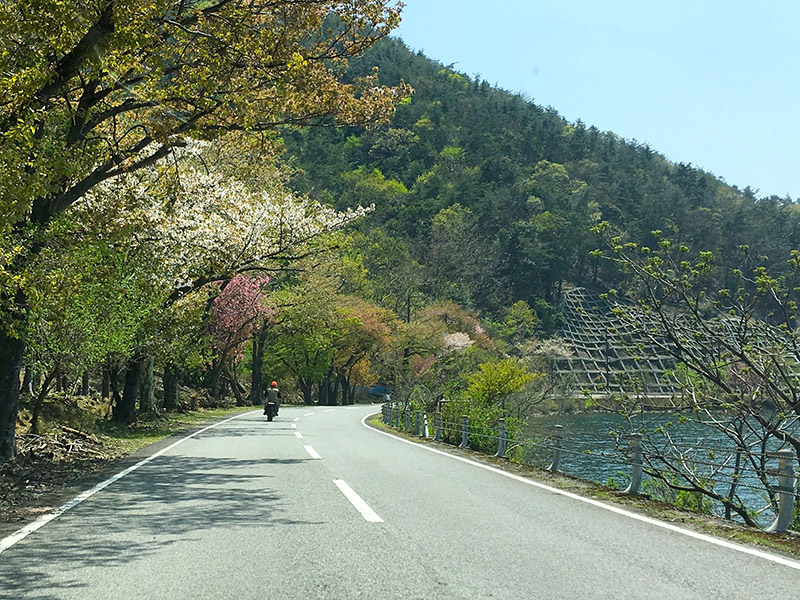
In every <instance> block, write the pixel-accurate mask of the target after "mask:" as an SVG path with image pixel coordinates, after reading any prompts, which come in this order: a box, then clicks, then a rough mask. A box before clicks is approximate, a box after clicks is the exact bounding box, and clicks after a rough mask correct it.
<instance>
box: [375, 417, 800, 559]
mask: <svg viewBox="0 0 800 600" xmlns="http://www.w3.org/2000/svg"><path fill="white" fill-rule="evenodd" d="M376 414H378V413H372V414H369V415H366V416H365V417H364V418H363V419H361V424H362V425H363V426H364V427H366V428H367V429H369V430H371V431H374V432H375V433H380V434H381V435H385V436H386V437H388V438H392V439H393V440H397V441H398V442H403V443H404V444H410V445H411V446H414V447H416V448H420V449H422V450H427V451H429V452H434V453H435V454H441V455H442V456H446V457H448V458H452V459H453V460H458V461H461V462H463V463H466V464H468V465H472V466H473V467H480V468H481V469H485V470H487V471H491V472H492V473H497V474H498V475H502V476H503V477H508V478H509V479H515V480H517V481H519V482H522V483H524V484H527V485H531V486H533V487H537V488H539V489H542V490H547V491H548V492H552V493H554V494H558V495H560V496H566V497H567V498H572V499H573V500H577V501H578V502H584V503H586V504H591V505H592V506H596V507H598V508H602V509H603V510H607V511H610V512H613V513H617V514H618V515H622V516H623V517H628V518H629V519H635V520H637V521H641V522H643V523H648V524H650V525H654V526H655V527H661V528H662V529H667V530H669V531H673V532H675V533H679V534H681V535H685V536H687V537H690V538H694V539H696V540H701V541H703V542H708V543H709V544H714V545H716V546H721V547H723V548H728V549H729V550H735V551H736V552H742V553H744V554H749V555H751V556H756V557H758V558H763V559H764V560H768V561H771V562H774V563H778V564H779V565H783V566H785V567H791V568H792V569H798V570H800V562H797V561H795V560H790V559H788V558H783V557H782V556H777V555H775V554H769V553H768V552H762V551H761V550H756V549H755V548H748V547H747V546H741V545H739V544H734V543H733V542H728V541H726V540H721V539H718V538H714V537H711V536H710V535H705V534H703V533H697V532H696V531H691V530H690V529H683V528H681V527H677V526H676V525H672V524H670V523H665V522H664V521H659V520H657V519H652V518H650V517H645V516H643V515H637V514H636V513H632V512H630V511H627V510H625V509H624V508H619V507H618V506H613V505H611V504H605V503H603V502H600V501H598V500H593V499H592V498H585V497H583V496H578V495H577V494H573V493H572V492H567V491H564V490H560V489H558V488H554V487H551V486H549V485H546V484H544V483H539V482H538V481H533V480H531V479H526V478H524V477H520V476H519V475H514V474H513V473H508V472H506V471H503V470H502V469H497V468H495V467H491V466H489V465H484V464H481V463H479V462H476V461H474V460H470V459H468V458H463V457H461V456H456V455H455V454H450V453H449V452H443V451H442V450H437V449H436V448H430V447H429V446H425V445H423V444H417V443H415V442H412V441H409V440H404V439H403V438H400V437H397V436H396V435H392V434H391V433H386V432H385V431H381V430H379V429H375V428H374V427H370V426H369V425H367V423H366V420H367V419H368V418H369V417H371V416H373V415H376Z"/></svg>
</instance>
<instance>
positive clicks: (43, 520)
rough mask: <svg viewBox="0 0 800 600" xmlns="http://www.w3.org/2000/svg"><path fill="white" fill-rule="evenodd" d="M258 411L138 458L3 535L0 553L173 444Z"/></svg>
mask: <svg viewBox="0 0 800 600" xmlns="http://www.w3.org/2000/svg"><path fill="white" fill-rule="evenodd" d="M258 412H260V411H258V410H255V411H251V412H246V413H241V414H238V415H234V416H232V417H230V418H228V419H225V420H224V421H220V422H219V423H214V424H213V425H209V426H208V427H203V429H200V430H198V431H195V432H194V433H192V434H190V435H187V436H186V437H185V438H181V439H179V440H178V441H177V442H174V443H172V444H170V445H169V446H167V447H166V448H162V449H161V450H159V451H158V452H156V453H155V454H151V455H150V456H148V457H147V458H144V459H142V460H140V461H139V462H138V463H136V464H135V465H131V466H130V467H128V468H127V469H125V470H124V471H120V472H119V473H117V474H116V475H113V476H112V477H109V478H108V479H106V480H105V481H101V482H100V483H98V484H97V485H96V486H94V487H93V488H91V489H89V490H86V491H85V492H82V493H81V494H78V495H77V496H75V497H74V498H73V499H72V500H70V501H69V502H66V503H64V504H62V505H61V506H59V507H58V508H56V509H55V510H54V511H52V512H49V513H47V514H46V515H42V516H41V517H39V518H38V519H36V520H35V521H33V522H31V523H28V524H27V525H26V526H25V527H23V528H22V529H20V530H19V531H16V532H14V533H12V534H11V535H9V536H8V537H5V538H3V539H2V540H0V554H2V553H3V552H4V551H6V550H8V549H9V548H11V546H13V545H14V544H16V543H17V542H19V541H20V540H22V539H24V538H26V537H28V536H29V535H30V534H32V533H33V532H34V531H36V530H37V529H40V528H42V527H44V526H45V525H47V524H48V523H49V522H50V521H52V520H53V519H56V518H58V517H60V516H61V515H63V514H64V513H65V512H67V511H68V510H69V509H71V508H75V507H76V506H78V504H80V503H81V502H83V501H84V500H86V499H88V498H91V497H92V496H94V495H95V494H96V493H97V492H99V491H100V490H102V489H103V488H106V487H108V486H109V485H111V484H112V483H114V482H115V481H119V480H120V479H122V478H123V477H125V475H128V474H130V473H132V472H133V471H135V470H136V469H138V468H139V467H142V466H144V465H146V464H147V463H149V462H150V461H151V460H154V459H156V458H158V457H159V456H161V455H162V454H164V453H165V452H169V451H170V450H172V449H173V448H174V447H175V446H178V445H180V444H182V443H183V442H185V441H186V440H190V439H192V438H193V437H195V436H197V435H200V434H201V433H203V432H205V431H208V430H209V429H213V428H214V427H218V426H220V425H222V424H224V423H227V422H228V421H232V420H233V419H238V418H239V417H242V416H244V415H252V414H256V413H258Z"/></svg>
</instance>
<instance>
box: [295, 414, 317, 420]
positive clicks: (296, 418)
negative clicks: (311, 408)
mask: <svg viewBox="0 0 800 600" xmlns="http://www.w3.org/2000/svg"><path fill="white" fill-rule="evenodd" d="M311 414H312V415H313V414H314V413H311ZM292 420H293V421H299V420H300V417H295V418H294V419H292Z"/></svg>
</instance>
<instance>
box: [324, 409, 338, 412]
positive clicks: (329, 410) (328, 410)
mask: <svg viewBox="0 0 800 600" xmlns="http://www.w3.org/2000/svg"><path fill="white" fill-rule="evenodd" d="M334 410H336V409H335V408H326V409H325V410H323V411H322V412H333V411H334Z"/></svg>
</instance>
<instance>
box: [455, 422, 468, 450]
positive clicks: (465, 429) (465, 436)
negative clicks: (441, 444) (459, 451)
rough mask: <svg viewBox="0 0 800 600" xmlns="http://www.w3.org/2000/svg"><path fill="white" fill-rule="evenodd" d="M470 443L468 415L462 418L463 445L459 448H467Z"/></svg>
mask: <svg viewBox="0 0 800 600" xmlns="http://www.w3.org/2000/svg"><path fill="white" fill-rule="evenodd" d="M468 443H469V417H468V416H467V415H462V416H461V443H460V444H459V445H458V447H459V448H466V447H467V444H468Z"/></svg>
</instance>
